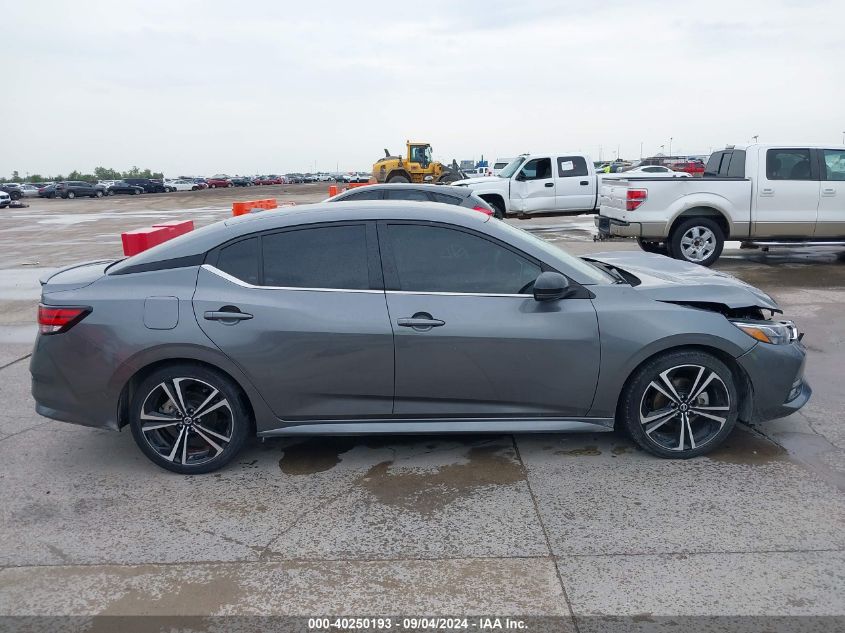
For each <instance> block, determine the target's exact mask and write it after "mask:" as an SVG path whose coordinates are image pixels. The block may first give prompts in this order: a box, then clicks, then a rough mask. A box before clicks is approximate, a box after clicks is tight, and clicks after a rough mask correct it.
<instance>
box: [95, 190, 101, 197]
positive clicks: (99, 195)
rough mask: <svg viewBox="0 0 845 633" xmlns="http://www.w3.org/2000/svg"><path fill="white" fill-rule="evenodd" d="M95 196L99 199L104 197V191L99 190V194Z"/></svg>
mask: <svg viewBox="0 0 845 633" xmlns="http://www.w3.org/2000/svg"><path fill="white" fill-rule="evenodd" d="M94 195H95V196H97V197H98V198H102V197H103V190H102V189H97V192H96V193H95V194H94Z"/></svg>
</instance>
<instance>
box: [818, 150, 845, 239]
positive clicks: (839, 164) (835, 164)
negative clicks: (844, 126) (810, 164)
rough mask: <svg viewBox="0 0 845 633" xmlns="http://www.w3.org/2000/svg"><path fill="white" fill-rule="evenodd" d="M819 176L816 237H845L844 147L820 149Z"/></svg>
mask: <svg viewBox="0 0 845 633" xmlns="http://www.w3.org/2000/svg"><path fill="white" fill-rule="evenodd" d="M817 152H818V158H819V160H818V162H819V172H820V176H821V195H820V197H819V214H818V219H817V220H816V237H837V238H842V237H845V149H820V150H817Z"/></svg>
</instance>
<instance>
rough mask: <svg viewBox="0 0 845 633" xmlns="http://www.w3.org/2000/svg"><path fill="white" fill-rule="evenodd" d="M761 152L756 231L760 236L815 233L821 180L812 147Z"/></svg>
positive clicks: (790, 235) (754, 217)
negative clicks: (812, 158) (812, 155)
mask: <svg viewBox="0 0 845 633" xmlns="http://www.w3.org/2000/svg"><path fill="white" fill-rule="evenodd" d="M759 151H760V156H759V157H758V160H759V168H758V176H757V182H756V183H755V184H756V190H755V191H754V196H755V202H756V205H755V208H754V210H753V217H752V220H753V221H754V223H755V229H754V233H753V234H754V235H755V236H756V237H758V238H766V237H808V236H810V235H813V231H815V228H816V217H817V215H818V206H819V180H818V167H817V165H816V164H815V163H814V161H813V160H811V152H810V150H809V149H795V148H784V149H768V150H766V149H763V148H761V149H760V150H759Z"/></svg>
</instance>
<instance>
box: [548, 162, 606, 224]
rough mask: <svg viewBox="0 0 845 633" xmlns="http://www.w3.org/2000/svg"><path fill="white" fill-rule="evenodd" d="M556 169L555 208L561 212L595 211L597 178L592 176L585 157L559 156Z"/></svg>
mask: <svg viewBox="0 0 845 633" xmlns="http://www.w3.org/2000/svg"><path fill="white" fill-rule="evenodd" d="M556 162H557V164H556V165H555V168H556V170H557V182H556V183H555V207H556V208H557V209H559V210H561V211H576V210H579V209H593V208H594V207H595V204H596V186H597V182H596V178H595V177H593V176H590V175H589V174H590V170H589V169H588V168H587V161H586V160H585V159H584V157H583V156H558V157H557V160H556Z"/></svg>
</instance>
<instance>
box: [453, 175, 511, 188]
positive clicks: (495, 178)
mask: <svg viewBox="0 0 845 633" xmlns="http://www.w3.org/2000/svg"><path fill="white" fill-rule="evenodd" d="M502 180H504V179H503V178H499V177H498V176H479V177H478V178H464V179H463V180H456V181H455V182H453V183H452V184H453V185H459V186H464V185H466V186H469V185H478V184H481V183H485V182H502Z"/></svg>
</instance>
